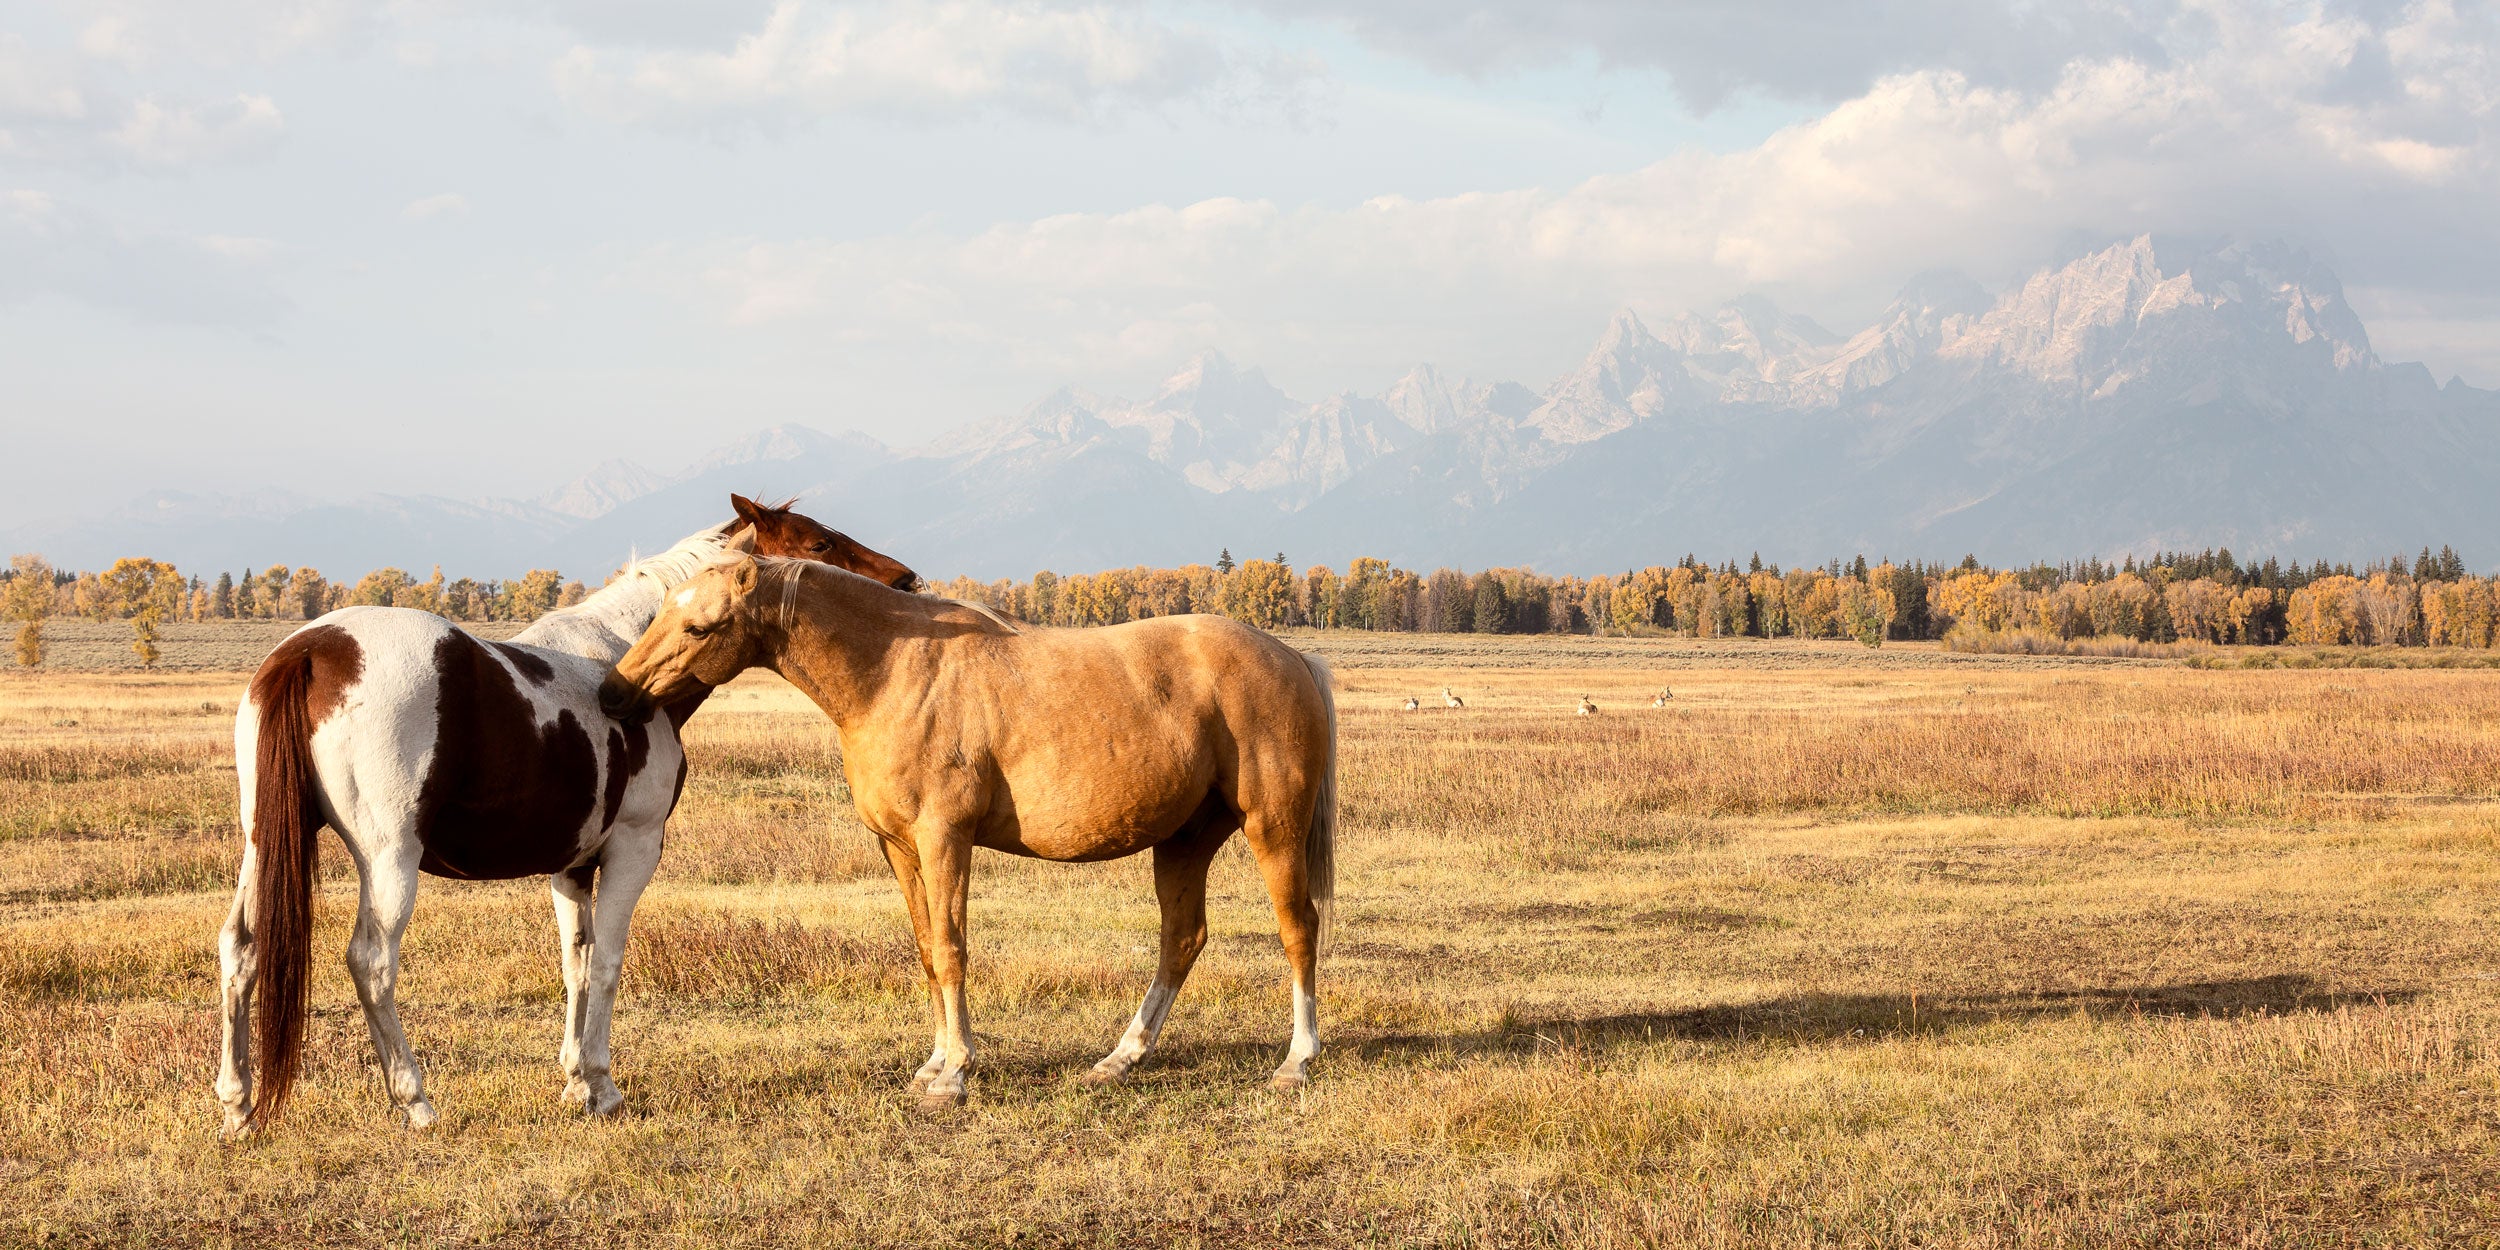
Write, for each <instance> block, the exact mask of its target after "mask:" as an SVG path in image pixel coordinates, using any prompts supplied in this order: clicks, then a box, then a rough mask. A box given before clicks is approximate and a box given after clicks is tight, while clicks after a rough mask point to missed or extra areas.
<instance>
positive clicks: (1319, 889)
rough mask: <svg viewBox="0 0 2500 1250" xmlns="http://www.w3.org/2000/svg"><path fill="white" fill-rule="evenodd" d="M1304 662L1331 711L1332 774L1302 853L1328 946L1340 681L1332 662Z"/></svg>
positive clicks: (1323, 778)
mask: <svg viewBox="0 0 2500 1250" xmlns="http://www.w3.org/2000/svg"><path fill="white" fill-rule="evenodd" d="M1302 662H1303V663H1304V664H1307V665H1309V666H1310V669H1311V679H1312V680H1314V681H1316V682H1318V683H1319V701H1320V704H1321V706H1323V707H1325V708H1327V709H1328V771H1326V772H1324V773H1322V774H1320V780H1319V794H1318V795H1317V796H1316V797H1315V800H1314V802H1313V803H1312V805H1311V833H1310V838H1309V841H1307V842H1306V843H1305V844H1304V845H1303V851H1302V862H1303V864H1304V866H1305V867H1304V871H1305V872H1306V873H1308V874H1309V878H1310V883H1311V902H1312V903H1313V904H1314V905H1315V906H1317V907H1318V909H1319V944H1320V945H1321V946H1322V947H1325V946H1327V944H1328V936H1329V930H1330V929H1332V928H1334V927H1335V925H1336V911H1337V680H1336V677H1335V676H1334V675H1333V674H1331V673H1330V672H1329V671H1328V661H1326V660H1323V659H1321V658H1319V657H1318V656H1316V655H1312V654H1310V653H1309V652H1304V653H1303V655H1302Z"/></svg>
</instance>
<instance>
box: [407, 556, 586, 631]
mask: <svg viewBox="0 0 2500 1250" xmlns="http://www.w3.org/2000/svg"><path fill="white" fill-rule="evenodd" d="M402 576H405V574H402ZM563 595H564V575H563V574H561V573H558V572H556V571H555V570H554V569H531V570H530V571H529V572H527V573H524V574H522V575H521V579H520V580H519V581H512V582H505V583H504V584H503V596H502V597H503V603H502V604H501V605H500V607H501V611H500V612H499V613H498V615H500V616H502V617H503V619H505V620H507V621H534V620H537V619H538V618H539V617H542V616H545V615H546V614H548V613H549V612H553V611H555V609H556V600H558V599H559V598H562V597H563Z"/></svg>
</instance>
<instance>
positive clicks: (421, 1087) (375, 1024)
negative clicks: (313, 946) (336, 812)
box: [347, 837, 436, 1128]
mask: <svg viewBox="0 0 2500 1250" xmlns="http://www.w3.org/2000/svg"><path fill="white" fill-rule="evenodd" d="M349 849H350V850H354V849H356V848H355V844H354V843H353V842H352V841H351V842H350V843H349ZM422 854H423V847H422V846H421V845H420V844H419V843H418V842H417V840H416V839H415V838H413V837H410V838H404V839H400V840H398V841H397V842H396V843H395V844H393V845H392V846H390V847H389V849H388V850H387V851H386V852H385V853H383V854H381V855H374V856H369V857H368V856H366V855H363V854H361V853H360V854H358V855H357V856H356V861H357V862H356V867H357V869H358V870H359V877H360V880H359V882H358V884H357V889H356V931H355V933H354V935H353V936H351V937H349V938H348V940H347V975H348V976H349V977H350V978H351V979H353V980H354V981H355V982H356V999H357V1001H358V1002H360V1003H362V1004H364V1009H365V1027H366V1028H367V1029H368V1030H369V1031H371V1032H372V1034H373V1049H374V1051H375V1053H377V1054H379V1055H380V1056H381V1058H382V1079H383V1083H384V1084H385V1085H386V1086H387V1087H388V1088H389V1089H390V1093H391V1101H392V1102H394V1103H396V1104H398V1106H399V1108H400V1109H401V1110H402V1111H405V1112H407V1113H408V1127H410V1128H430V1127H432V1126H433V1124H434V1121H435V1119H436V1117H435V1114H434V1104H433V1103H431V1102H428V1101H426V1097H425V1073H424V1072H422V1071H421V1070H419V1069H418V1067H417V1057H416V1055H415V1053H414V1052H412V1051H410V1050H409V1048H408V1038H407V1035H406V1034H404V1033H402V1032H401V1031H400V1028H399V942H400V938H401V937H403V936H404V935H406V933H407V932H408V917H409V916H411V915H413V914H414V913H415V911H416V907H417V861H418V859H419V858H420V857H421V856H422Z"/></svg>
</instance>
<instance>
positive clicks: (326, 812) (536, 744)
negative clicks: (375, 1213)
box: [217, 496, 917, 1136]
mask: <svg viewBox="0 0 2500 1250" xmlns="http://www.w3.org/2000/svg"><path fill="white" fill-rule="evenodd" d="M732 499H733V506H734V507H735V509H736V511H737V513H738V515H739V517H740V518H741V519H740V520H738V521H732V522H729V523H727V524H724V525H721V526H718V527H715V528H713V529H709V530H705V531H703V532H702V533H699V534H695V535H693V536H691V537H689V538H687V539H686V540H685V541H683V542H681V543H678V544H677V545H676V546H674V547H671V548H670V549H669V550H667V551H665V552H662V553H661V554H659V555H657V556H653V557H652V558H650V559H648V560H644V561H641V562H640V563H637V564H635V565H634V566H633V567H632V568H631V569H630V570H628V571H627V572H626V574H625V575H624V576H622V577H620V578H618V579H617V580H615V581H614V582H611V583H610V584H609V585H608V586H607V587H606V588H605V589H602V590H600V591H599V592H598V593H596V594H593V595H591V596H590V597H589V598H588V599H585V600H583V601H582V602H581V603H579V604H576V605H574V606H572V607H570V608H565V609H563V610H561V611H557V612H551V613H549V614H547V615H546V616H544V617H541V618H539V620H538V621H537V622H536V623H535V624H532V625H531V626H530V627H529V628H528V629H525V630H523V631H521V633H520V634H518V635H517V636H515V637H514V638H513V639H512V641H511V642H508V643H497V642H486V641H483V640H481V639H479V638H477V637H475V636H474V635H471V634H469V633H467V632H465V631H463V630H461V629H460V628H459V627H457V626H455V625H453V624H451V623H450V622H449V621H446V620H444V619H443V618H441V617H439V616H436V615H434V614H432V613H430V612H421V611H417V610H415V609H413V608H376V607H354V608H345V609H341V610H340V611H337V612H332V613H330V614H329V615H327V616H324V617H322V618H320V619H319V620H316V621H314V622H312V623H310V624H308V625H306V626H305V627H304V628H302V629H300V630H297V631H296V632H295V633H294V634H293V635H291V636H290V637H288V638H287V640H286V641H285V642H283V643H280V644H279V645H278V648H277V650H275V651H273V652H272V653H270V655H269V658H268V659H267V660H265V661H263V662H262V664H261V666H260V671H259V672H258V673H256V674H254V675H253V677H252V683H251V686H250V691H249V695H248V697H247V698H246V699H245V701H244V703H243V706H242V707H241V708H240V709H238V711H237V713H236V716H235V728H234V739H235V772H236V775H237V779H238V781H239V782H240V783H241V788H242V803H241V811H242V818H243V827H244V830H245V832H246V834H247V836H246V839H245V842H244V848H243V866H242V871H241V872H240V874H239V875H238V879H237V882H236V886H235V894H234V906H233V908H232V909H231V910H230V911H229V912H228V913H227V916H226V923H225V928H224V930H223V932H222V933H221V934H220V935H219V939H218V957H219V958H218V962H219V971H220V987H221V992H222V995H223V1000H224V1002H223V1016H224V1031H225V1032H224V1041H223V1046H222V1049H221V1050H220V1052H219V1067H218V1075H217V1097H218V1100H219V1101H220V1102H222V1103H223V1104H224V1106H225V1132H226V1133H227V1134H228V1135H229V1136H240V1135H242V1134H245V1133H248V1132H250V1131H252V1130H253V1129H255V1128H257V1127H259V1126H262V1125H265V1124H268V1123H269V1122H270V1121H271V1120H273V1119H274V1118H275V1117H276V1116H277V1114H278V1111H279V1109H280V1108H281V1107H282V1106H283V1105H284V1104H285V1102H286V1098H287V1094H288V1093H289V1091H290V1090H291V1089H292V1088H293V1086H294V1082H295V1077H296V1071H297V1066H298V1062H299V1060H300V1058H301V1055H302V1047H303V1035H304V1017H305V986H306V984H307V981H308V974H307V971H306V967H305V965H306V964H307V963H308V962H309V961H310V958H311V942H312V905H313V874H314V871H315V868H316V865H317V861H318V855H317V854H316V846H315V839H316V838H317V837H318V836H319V834H320V832H321V827H322V826H323V825H325V824H326V825H328V826H330V827H331V828H333V829H336V830H337V831H338V834H339V838H340V840H341V841H343V842H345V843H346V844H347V848H348V850H349V852H350V854H351V856H352V857H353V858H354V860H355V862H356V866H357V871H358V873H359V874H360V875H361V876H362V878H363V882H362V889H361V890H360V892H359V898H358V904H357V910H356V922H355V929H354V932H353V934H352V936H350V938H349V940H348V946H347V968H348V973H349V975H350V976H351V977H352V978H353V979H354V980H355V983H356V996H357V998H358V999H359V1000H360V1001H361V1002H362V1003H363V1004H364V1011H365V1023H366V1026H367V1027H368V1028H369V1029H370V1030H371V1032H372V1035H373V1044H374V1049H375V1050H377V1051H378V1052H380V1057H381V1063H382V1075H383V1085H384V1087H385V1088H386V1089H387V1090H388V1091H389V1093H390V1096H391V1099H392V1101H393V1102H395V1103H397V1104H398V1105H399V1107H400V1109H401V1110H402V1111H404V1112H405V1113H406V1114H407V1116H408V1124H409V1126H410V1127H412V1128H424V1127H426V1126H428V1125H431V1124H433V1123H434V1121H435V1112H434V1107H433V1104H432V1103H430V1102H429V1101H427V1099H426V1096H425V1080H424V1075H423V1073H422V1072H421V1071H420V1070H419V1069H418V1067H417V1060H416V1056H415V1054H414V1053H413V1052H412V1051H411V1050H410V1049H409V1046H408V1042H407V1039H406V1038H405V1037H404V1036H403V1035H402V1034H401V1032H400V1024H399V1008H398V1004H397V1000H396V986H397V983H398V979H399V944H400V938H401V935H402V934H404V933H405V932H406V931H407V928H408V919H409V916H410V914H411V913H412V911H413V909H414V908H415V906H416V895H417V874H418V873H419V872H420V871H424V872H431V873H434V874H436V875H438V876H445V877H458V878H463V879H469V880H493V879H509V878H514V877H534V876H542V875H544V876H548V877H549V878H550V882H551V888H552V890H553V892H554V895H555V911H556V930H557V940H558V944H559V946H560V947H561V949H562V952H563V961H564V989H565V1013H564V1019H565V1023H564V1043H563V1047H562V1050H561V1062H562V1064H563V1068H564V1075H565V1078H566V1083H565V1089H564V1097H565V1098H566V1099H567V1100H569V1101H573V1102H577V1103H580V1104H581V1105H582V1106H583V1107H584V1108H585V1109H586V1110H589V1111H591V1112H594V1113H606V1112H610V1111H614V1110H615V1109H616V1108H617V1107H618V1105H619V1104H621V1103H622V1102H623V1101H624V1100H623V1097H622V1096H621V1095H620V1094H618V1093H617V1089H616V1084H615V1082H614V1081H613V1080H611V1079H610V1078H609V1061H608V1018H609V1014H610V1009H611V1007H612V1005H613V1004H614V1002H615V998H616V983H617V976H618V970H619V969H620V968H621V967H622V965H623V963H624V958H625V934H626V925H627V922H628V920H629V919H630V918H631V917H632V915H633V911H634V903H635V900H636V899H637V898H638V897H639V896H640V895H641V893H642V889H643V887H644V886H645V885H646V884H647V883H649V881H650V879H651V872H652V870H653V869H654V868H655V867H657V865H658V863H659V857H660V843H661V829H662V826H663V825H664V824H665V823H666V821H667V820H668V816H669V812H670V811H671V810H672V809H673V808H674V807H675V806H676V803H677V794H678V791H679V789H680V788H681V787H682V786H683V785H684V783H685V754H684V751H683V750H682V749H681V748H680V746H679V744H678V740H677V732H676V728H677V726H678V725H679V724H682V723H683V722H684V720H685V718H686V717H687V716H690V715H692V714H693V712H694V709H695V708H696V707H697V706H698V705H700V704H701V703H702V701H703V698H704V696H705V695H707V694H709V693H710V691H709V689H708V688H701V689H689V690H687V691H685V692H684V695H683V699H682V701H680V702H678V703H676V704H674V705H672V706H671V707H670V708H669V709H668V711H669V715H668V717H667V718H665V719H663V720H661V721H659V722H657V723H651V724H645V723H641V722H637V723H633V724H626V723H622V722H618V721H613V720H610V719H608V718H606V717H603V716H601V715H600V713H599V704H598V694H599V683H600V680H601V679H602V678H604V677H605V676H606V675H607V670H608V666H609V665H610V664H612V663H614V662H615V661H616V658H617V657H619V656H621V655H623V654H625V652H626V649H627V648H629V647H631V646H632V645H633V642H634V640H635V639H636V638H639V637H641V635H642V632H643V628H644V627H645V626H647V625H649V624H650V623H651V618H652V617H654V616H656V615H658V614H659V611H660V604H661V598H662V596H663V595H665V594H666V593H667V592H668V591H669V590H670V589H671V588H673V587H675V586H676V585H677V584H678V583H679V582H682V581H684V580H685V579H686V578H688V577H690V576H692V575H693V574H694V573H695V571H696V570H698V569H700V568H702V567H704V565H705V563H706V562H707V561H709V560H711V559H712V558H713V557H715V556H717V555H719V554H720V553H721V552H722V551H723V550H725V549H737V550H745V549H748V548H749V547H763V549H766V550H778V551H801V552H807V553H810V554H816V553H826V554H831V555H833V556H835V557H836V558H839V559H843V560H845V561H846V562H849V563H850V564H852V565H854V566H855V567H857V568H859V569H861V570H863V571H864V574H865V575H868V576H874V577H876V578H878V579H879V580H881V581H890V582H897V583H902V584H909V583H911V582H912V581H916V580H917V578H916V577H915V575H914V574H913V573H912V571H911V570H910V569H908V568H905V567H904V566H903V565H902V564H901V563H899V562H897V561H895V560H893V559H891V558H889V557H886V556H883V555H879V554H878V553H876V552H873V551H870V550H869V549H868V548H866V547H862V546H860V545H859V544H857V543H855V542H852V541H851V540H850V539H849V538H847V537H844V536H842V535H840V534H838V533H836V532H834V531H832V530H830V529H827V528H825V527H824V526H822V525H819V524H818V523H816V522H815V521H813V520H810V519H808V518H806V517H803V516H799V515H797V514H796V513H791V512H789V511H788V509H786V508H779V509H774V508H760V507H758V506H756V505H755V504H753V503H752V502H750V501H748V500H746V499H743V498H738V497H735V496H733V497H732ZM732 527H737V531H736V533H735V534H734V535H732V534H731V529H732ZM767 527H769V528H770V529H771V531H772V535H773V536H772V538H771V539H770V544H771V545H770V546H764V543H763V540H759V538H758V537H757V535H758V532H759V530H761V529H764V528H767ZM594 884H595V885H596V887H597V902H598V907H597V910H596V913H595V914H594V912H593V910H592V887H593V885H594Z"/></svg>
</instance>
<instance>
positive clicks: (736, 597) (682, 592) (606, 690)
mask: <svg viewBox="0 0 2500 1250" xmlns="http://www.w3.org/2000/svg"><path fill="white" fill-rule="evenodd" d="M758 579H759V569H758V566H757V564H756V562H755V559H754V558H753V557H752V556H747V555H742V554H738V553H735V552H732V553H729V554H727V555H725V556H724V557H723V558H722V559H721V560H720V561H719V562H718V563H715V564H713V565H711V566H710V567H708V568H705V569H704V570H703V571H702V572H700V573H697V574H695V575H694V576H693V577H690V578H687V579H686V580H685V581H682V582H679V583H678V584H677V585H676V586H674V587H672V588H671V589H670V590H669V592H668V597H667V598H666V599H665V600H664V601H663V602H662V603H661V605H660V615H659V616H658V618H656V619H654V620H653V621H652V622H651V627H650V628H649V629H646V630H644V631H643V632H642V637H641V638H640V639H637V640H636V641H635V643H634V646H633V649H632V650H630V651H627V652H626V653H625V658H624V659H621V660H618V661H617V662H616V667H614V668H611V669H609V670H608V675H607V679H606V680H604V681H602V682H600V683H599V710H600V711H602V712H605V713H607V714H608V715H609V716H611V717H613V718H615V719H617V720H625V721H635V720H641V719H643V718H645V717H647V716H649V715H650V714H651V709H652V708H654V707H660V706H666V705H668V704H672V703H675V702H677V701H678V700H680V699H683V698H687V697H689V696H696V695H701V694H702V693H704V692H705V691H707V690H710V689H712V688H713V687H715V686H720V685H723V684H726V683H727V682H728V681H729V679H730V678H732V677H736V676H737V675H738V674H740V673H742V672H745V671H746V670H747V669H748V668H751V667H753V666H754V663H755V659H754V657H755V651H756V641H757V633H756V627H755V626H756V621H755V613H754V612H753V611H752V610H751V604H752V602H753V600H754V597H755V586H756V582H757V580H758Z"/></svg>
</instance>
